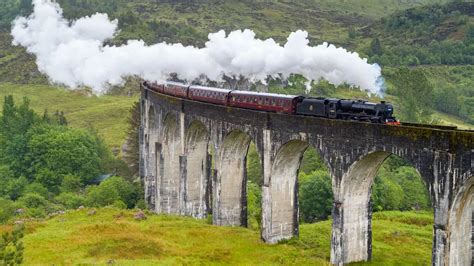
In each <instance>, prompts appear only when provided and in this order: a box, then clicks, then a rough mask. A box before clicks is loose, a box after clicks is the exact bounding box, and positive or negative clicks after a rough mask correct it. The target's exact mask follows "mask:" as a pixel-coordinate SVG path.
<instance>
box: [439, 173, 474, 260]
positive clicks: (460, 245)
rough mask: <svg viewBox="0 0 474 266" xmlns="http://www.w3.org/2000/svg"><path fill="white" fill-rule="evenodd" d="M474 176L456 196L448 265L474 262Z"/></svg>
mask: <svg viewBox="0 0 474 266" xmlns="http://www.w3.org/2000/svg"><path fill="white" fill-rule="evenodd" d="M473 212H474V176H471V177H470V178H469V179H467V180H466V182H465V183H464V185H463V186H462V187H461V188H460V189H459V191H458V193H457V194H456V196H455V198H454V201H453V205H452V207H451V210H450V216H449V223H448V239H449V256H448V259H449V261H448V263H446V264H447V265H471V264H472V262H473V254H472V253H473V247H472V240H473V235H472V233H473V229H474V228H473V226H474V225H473V219H474V214H473Z"/></svg>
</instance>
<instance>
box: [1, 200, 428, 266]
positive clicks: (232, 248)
mask: <svg viewBox="0 0 474 266" xmlns="http://www.w3.org/2000/svg"><path fill="white" fill-rule="evenodd" d="M88 212H89V211H88V210H86V209H84V210H78V211H70V212H68V213H67V214H65V215H60V216H57V217H54V218H52V219H49V220H45V221H36V222H28V223H27V224H26V236H25V237H24V240H23V241H24V244H25V248H26V249H25V253H24V262H25V264H29V265H31V264H36V265H38V264H70V263H72V262H74V263H75V264H99V265H105V264H110V263H117V264H120V265H151V264H187V263H191V264H206V265H208V264H213V265H217V264H234V265H235V264H245V265H256V264H260V265H261V264H281V265H288V264H293V265H314V264H318V265H324V264H327V263H328V260H329V247H330V245H329V242H330V234H331V230H330V228H331V221H330V220H329V221H324V222H320V223H315V224H303V225H301V227H300V237H299V239H292V240H290V241H285V242H284V243H280V244H276V245H266V244H264V243H263V242H262V241H261V240H260V237H259V232H258V231H254V230H250V229H245V228H231V227H217V226H212V225H209V224H207V223H206V222H205V221H199V220H194V219H192V218H185V217H174V216H165V215H152V214H148V219H147V220H145V221H136V220H134V219H133V214H134V212H133V211H122V210H118V209H113V208H103V209H98V210H97V212H96V214H95V215H92V216H91V215H88ZM6 230H11V226H0V233H1V232H2V231H6ZM373 234H374V235H373V238H374V242H373V261H372V262H370V263H365V264H374V265H381V264H383V265H395V264H397V265H400V264H402V265H408V264H410V265H414V264H417V265H420V264H429V263H430V259H431V242H432V236H431V235H432V214H431V213H425V212H420V213H415V212H405V213H400V212H381V213H376V214H374V220H373ZM361 265H364V263H362V264H361Z"/></svg>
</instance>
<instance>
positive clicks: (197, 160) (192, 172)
mask: <svg viewBox="0 0 474 266" xmlns="http://www.w3.org/2000/svg"><path fill="white" fill-rule="evenodd" d="M209 141H210V136H209V132H208V130H207V128H206V127H205V125H204V124H203V123H202V122H200V121H198V120H194V121H192V122H191V123H190V125H189V127H188V128H187V130H186V137H185V154H186V162H185V164H186V168H184V169H186V174H185V179H184V182H185V184H184V205H185V210H184V213H185V215H189V216H193V217H195V218H204V217H206V215H207V211H208V208H209V202H208V201H207V199H208V195H207V194H208V185H209V177H210V174H211V155H210V154H209V153H208V146H209Z"/></svg>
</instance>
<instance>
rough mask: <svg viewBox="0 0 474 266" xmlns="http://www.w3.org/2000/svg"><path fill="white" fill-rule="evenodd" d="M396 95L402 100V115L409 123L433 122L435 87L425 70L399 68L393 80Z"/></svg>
mask: <svg viewBox="0 0 474 266" xmlns="http://www.w3.org/2000/svg"><path fill="white" fill-rule="evenodd" d="M392 83H393V84H394V85H395V94H396V95H397V96H398V98H399V99H400V105H401V107H402V108H401V113H402V117H403V119H404V120H406V121H408V122H423V123H429V122H431V114H432V108H433V103H434V93H433V86H432V85H431V84H430V82H429V81H428V79H427V78H426V76H425V74H424V73H423V70H421V69H418V68H417V69H413V70H410V69H408V68H406V67H401V68H399V69H398V70H397V71H396V72H395V75H394V77H393V79H392Z"/></svg>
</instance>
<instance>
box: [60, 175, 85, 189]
mask: <svg viewBox="0 0 474 266" xmlns="http://www.w3.org/2000/svg"><path fill="white" fill-rule="evenodd" d="M81 187H82V181H81V178H80V177H78V176H75V175H70V174H69V175H65V176H64V177H63V181H62V183H61V192H78V191H79V190H80V189H81Z"/></svg>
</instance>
